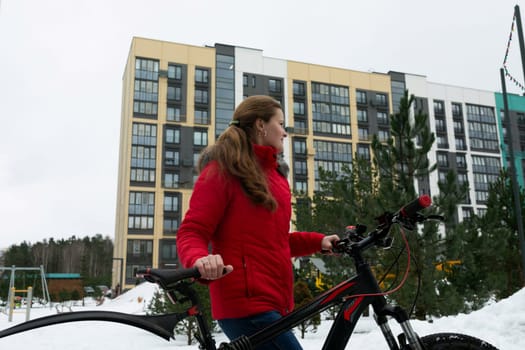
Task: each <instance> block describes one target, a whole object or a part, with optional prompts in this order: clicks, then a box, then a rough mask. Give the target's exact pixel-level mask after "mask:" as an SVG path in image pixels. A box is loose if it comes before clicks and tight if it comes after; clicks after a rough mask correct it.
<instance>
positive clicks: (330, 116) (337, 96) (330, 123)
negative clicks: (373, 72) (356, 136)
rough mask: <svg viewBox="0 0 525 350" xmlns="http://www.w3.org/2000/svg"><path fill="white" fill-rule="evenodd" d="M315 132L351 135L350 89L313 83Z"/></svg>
mask: <svg viewBox="0 0 525 350" xmlns="http://www.w3.org/2000/svg"><path fill="white" fill-rule="evenodd" d="M312 114H313V130H314V132H318V133H323V134H336V135H348V136H350V135H351V130H350V104H349V97H348V88H347V87H343V86H335V85H328V84H321V83H312Z"/></svg>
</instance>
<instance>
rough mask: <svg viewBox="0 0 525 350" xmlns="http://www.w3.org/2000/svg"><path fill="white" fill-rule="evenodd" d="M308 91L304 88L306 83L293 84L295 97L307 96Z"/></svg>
mask: <svg viewBox="0 0 525 350" xmlns="http://www.w3.org/2000/svg"><path fill="white" fill-rule="evenodd" d="M305 92H306V89H305V87H304V83H301V82H295V81H294V82H293V94H294V95H295V96H305Z"/></svg>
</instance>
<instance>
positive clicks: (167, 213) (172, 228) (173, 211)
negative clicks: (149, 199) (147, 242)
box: [163, 192, 181, 234]
mask: <svg viewBox="0 0 525 350" xmlns="http://www.w3.org/2000/svg"><path fill="white" fill-rule="evenodd" d="M163 209H164V223H163V225H164V227H163V232H164V234H175V233H176V231H177V229H178V228H179V222H180V210H181V208H180V194H179V193H176V192H166V193H164V207H163Z"/></svg>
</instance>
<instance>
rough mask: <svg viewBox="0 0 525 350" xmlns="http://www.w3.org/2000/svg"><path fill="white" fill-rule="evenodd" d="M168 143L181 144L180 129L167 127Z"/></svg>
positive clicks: (166, 139)
mask: <svg viewBox="0 0 525 350" xmlns="http://www.w3.org/2000/svg"><path fill="white" fill-rule="evenodd" d="M165 141H166V143H172V144H179V143H180V130H179V129H174V128H166V138H165Z"/></svg>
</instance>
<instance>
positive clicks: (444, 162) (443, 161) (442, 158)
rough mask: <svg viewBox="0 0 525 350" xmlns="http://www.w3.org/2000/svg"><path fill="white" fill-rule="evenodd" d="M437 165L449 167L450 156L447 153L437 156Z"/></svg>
mask: <svg viewBox="0 0 525 350" xmlns="http://www.w3.org/2000/svg"><path fill="white" fill-rule="evenodd" d="M437 163H438V165H439V166H440V167H448V156H447V154H446V153H438V154H437Z"/></svg>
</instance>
